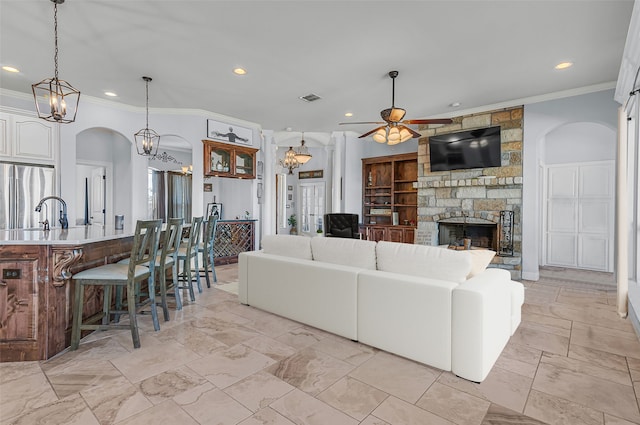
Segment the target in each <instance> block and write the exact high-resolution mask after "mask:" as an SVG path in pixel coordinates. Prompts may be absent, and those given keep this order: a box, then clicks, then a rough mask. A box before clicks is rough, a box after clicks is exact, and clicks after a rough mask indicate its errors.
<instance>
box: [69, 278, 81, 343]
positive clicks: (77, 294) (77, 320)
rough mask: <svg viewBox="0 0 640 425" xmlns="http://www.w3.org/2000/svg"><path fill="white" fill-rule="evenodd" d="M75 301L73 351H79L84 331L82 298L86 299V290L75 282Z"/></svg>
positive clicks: (72, 331) (72, 330)
mask: <svg viewBox="0 0 640 425" xmlns="http://www.w3.org/2000/svg"><path fill="white" fill-rule="evenodd" d="M74 284H75V291H74V295H75V299H74V300H73V325H72V327H71V350H77V349H78V346H79V345H80V335H81V333H82V330H81V329H80V328H81V326H82V305H83V304H84V303H83V302H82V298H83V297H84V288H83V287H82V284H81V283H80V282H77V281H74Z"/></svg>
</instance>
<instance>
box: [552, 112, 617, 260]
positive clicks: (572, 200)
mask: <svg viewBox="0 0 640 425" xmlns="http://www.w3.org/2000/svg"><path fill="white" fill-rule="evenodd" d="M615 146H616V137H615V132H614V131H613V130H612V129H610V128H608V127H606V126H604V125H601V124H597V123H590V122H581V123H570V124H565V125H562V126H560V127H558V128H556V129H554V130H553V131H550V132H549V133H547V134H546V136H545V138H544V142H543V153H542V164H541V168H542V170H541V171H542V173H541V174H542V180H543V181H542V192H541V193H542V199H541V201H542V202H541V205H542V217H543V223H542V244H541V247H542V255H541V258H542V265H543V266H559V267H568V268H575V269H584V270H595V271H603V272H612V271H613V266H614V264H613V247H614V217H615V215H614V204H615V202H614V201H615V177H614V176H615V152H616V147H615Z"/></svg>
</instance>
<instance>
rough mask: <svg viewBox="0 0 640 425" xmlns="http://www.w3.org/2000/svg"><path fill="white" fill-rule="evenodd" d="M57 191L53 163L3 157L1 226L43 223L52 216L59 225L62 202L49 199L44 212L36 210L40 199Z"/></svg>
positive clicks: (32, 226)
mask: <svg viewBox="0 0 640 425" xmlns="http://www.w3.org/2000/svg"><path fill="white" fill-rule="evenodd" d="M52 195H55V169H54V168H53V166H46V165H32V164H20V163H12V162H2V161H0V229H29V228H36V227H40V226H41V224H40V222H41V221H43V220H44V219H45V218H48V219H49V223H51V226H53V225H54V223H55V224H56V225H58V224H57V223H58V221H57V219H54V217H57V216H58V209H59V205H58V204H56V203H51V202H47V203H46V204H45V205H47V207H46V208H42V212H36V211H35V208H36V205H38V202H39V201H40V200H41V199H42V198H44V197H45V196H52Z"/></svg>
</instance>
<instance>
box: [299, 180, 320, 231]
mask: <svg viewBox="0 0 640 425" xmlns="http://www.w3.org/2000/svg"><path fill="white" fill-rule="evenodd" d="M298 199H300V227H299V228H298V231H299V232H300V233H301V234H305V235H307V236H315V235H316V232H317V230H318V229H323V223H322V220H323V217H324V208H325V185H324V182H319V183H302V184H300V196H299V198H298Z"/></svg>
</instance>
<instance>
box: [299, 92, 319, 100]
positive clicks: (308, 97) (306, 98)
mask: <svg viewBox="0 0 640 425" xmlns="http://www.w3.org/2000/svg"><path fill="white" fill-rule="evenodd" d="M300 99H302V100H304V101H306V102H314V101H316V100H318V99H321V97H320V96H318V95H317V94H313V93H311V94H308V95H306V96H300Z"/></svg>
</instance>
